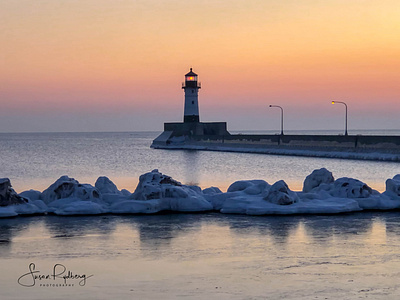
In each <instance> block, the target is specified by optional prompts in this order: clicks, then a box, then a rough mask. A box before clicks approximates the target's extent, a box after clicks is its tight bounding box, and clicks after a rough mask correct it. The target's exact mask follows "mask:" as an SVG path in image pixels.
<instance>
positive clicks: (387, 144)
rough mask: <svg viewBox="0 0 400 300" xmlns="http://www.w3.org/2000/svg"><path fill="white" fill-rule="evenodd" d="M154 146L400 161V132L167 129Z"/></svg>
mask: <svg viewBox="0 0 400 300" xmlns="http://www.w3.org/2000/svg"><path fill="white" fill-rule="evenodd" d="M161 136H163V138H162V139H159V138H157V139H155V140H154V141H153V144H152V148H158V149H192V150H209V151H229V152H246V153H264V154H276V155H298V156H311V157H328V158H341V159H363V160H381V161H394V162H400V136H384V135H348V136H344V135H255V134H253V135H249V134H230V135H191V136H176V135H175V134H174V131H164V133H162V134H161V135H160V137H161Z"/></svg>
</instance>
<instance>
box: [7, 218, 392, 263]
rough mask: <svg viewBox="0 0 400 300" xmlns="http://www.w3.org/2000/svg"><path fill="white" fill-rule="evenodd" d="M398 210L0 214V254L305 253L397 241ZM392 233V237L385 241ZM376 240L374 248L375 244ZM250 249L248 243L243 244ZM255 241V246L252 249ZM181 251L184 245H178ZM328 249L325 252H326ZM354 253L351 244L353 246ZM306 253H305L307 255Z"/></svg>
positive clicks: (64, 256)
mask: <svg viewBox="0 0 400 300" xmlns="http://www.w3.org/2000/svg"><path fill="white" fill-rule="evenodd" d="M399 225H400V218H399V217H397V215H396V213H394V212H389V213H356V214H348V215H337V216H281V217H279V216H270V217H248V216H242V215H221V214H217V213H211V214H168V215H156V216H111V215H106V216H82V217H58V216H38V217H27V218H14V219H2V220H0V253H1V256H2V257H3V258H4V257H11V256H17V257H24V256H25V255H28V254H29V255H31V256H37V257H42V258H46V256H47V255H50V256H51V257H61V258H68V257H85V256H92V257H93V256H98V257H103V256H105V257H113V256H114V255H116V254H118V255H122V256H129V255H130V254H132V253H133V254H134V256H135V257H151V256H154V257H157V256H158V255H160V253H161V254H162V255H166V256H173V253H178V252H179V253H181V255H182V253H183V254H184V256H185V255H186V256H190V257H191V256H193V255H195V254H196V253H197V254H198V255H206V254H207V255H212V251H211V252H210V253H209V252H208V250H209V249H214V250H215V251H217V252H221V253H228V252H230V251H238V250H240V247H244V248H243V251H244V252H249V253H252V252H253V253H254V251H256V252H258V251H265V250H266V249H269V250H271V249H274V251H279V250H282V249H286V250H288V249H289V250H290V249H291V250H290V251H295V250H296V248H298V247H302V248H303V250H304V251H306V250H307V251H311V252H314V251H316V249H320V250H321V249H326V248H332V247H333V248H336V250H337V251H339V252H341V251H342V250H343V249H341V248H340V247H341V246H344V245H345V246H344V247H345V248H346V249H347V250H349V248H348V247H349V245H354V246H356V247H361V248H364V247H367V246H368V247H372V246H374V245H375V246H376V245H378V246H377V247H379V245H382V244H386V243H387V240H389V241H391V242H392V243H395V244H399V245H400V229H399V227H400V226H399ZM388 236H390V239H388ZM375 246H374V247H375ZM246 247H247V249H246ZM252 247H254V248H252ZM178 249H180V250H178ZM324 251H325V250H324ZM352 251H353V250H352ZM303 255H305V253H303Z"/></svg>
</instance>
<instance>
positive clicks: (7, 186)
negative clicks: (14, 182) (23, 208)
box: [0, 178, 28, 206]
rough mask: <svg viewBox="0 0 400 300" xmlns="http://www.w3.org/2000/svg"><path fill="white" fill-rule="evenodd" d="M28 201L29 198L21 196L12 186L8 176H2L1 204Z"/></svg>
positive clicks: (0, 183)
mask: <svg viewBox="0 0 400 300" xmlns="http://www.w3.org/2000/svg"><path fill="white" fill-rule="evenodd" d="M25 203H28V199H26V198H24V197H21V196H19V195H18V194H17V193H16V192H15V191H14V189H13V188H12V186H11V181H10V179H8V178H0V206H8V205H17V204H25Z"/></svg>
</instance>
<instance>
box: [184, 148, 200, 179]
mask: <svg viewBox="0 0 400 300" xmlns="http://www.w3.org/2000/svg"><path fill="white" fill-rule="evenodd" d="M199 156H200V153H199V151H196V150H185V151H183V152H182V158H183V164H184V166H185V169H184V178H185V182H184V184H187V185H200V178H199V170H200V168H199V165H198V164H199Z"/></svg>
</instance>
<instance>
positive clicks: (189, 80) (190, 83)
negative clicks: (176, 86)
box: [182, 68, 200, 88]
mask: <svg viewBox="0 0 400 300" xmlns="http://www.w3.org/2000/svg"><path fill="white" fill-rule="evenodd" d="M186 87H190V88H192V87H194V88H200V84H197V74H196V73H194V72H193V71H192V68H190V72H189V73H187V74H186V75H185V82H184V83H183V84H182V88H186Z"/></svg>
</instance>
